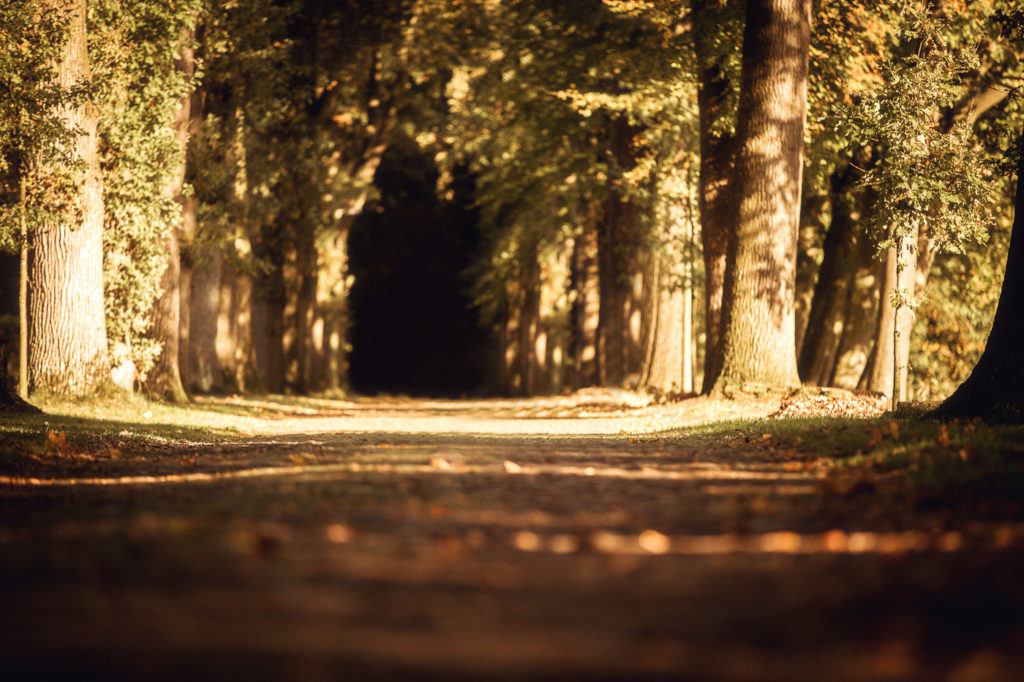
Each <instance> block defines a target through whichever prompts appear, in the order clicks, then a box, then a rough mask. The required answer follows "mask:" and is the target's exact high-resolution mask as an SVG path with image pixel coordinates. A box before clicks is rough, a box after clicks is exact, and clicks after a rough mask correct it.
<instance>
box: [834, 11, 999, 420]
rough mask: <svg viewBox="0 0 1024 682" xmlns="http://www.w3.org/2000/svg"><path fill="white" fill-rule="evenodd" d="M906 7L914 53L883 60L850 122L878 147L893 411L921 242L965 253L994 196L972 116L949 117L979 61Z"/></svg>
mask: <svg viewBox="0 0 1024 682" xmlns="http://www.w3.org/2000/svg"><path fill="white" fill-rule="evenodd" d="M907 14H908V16H907V19H906V23H907V25H906V28H905V29H904V35H905V37H906V38H908V39H909V41H908V42H909V44H908V45H906V46H905V48H904V49H905V50H906V51H907V54H904V55H900V56H898V57H897V58H896V59H894V60H892V61H891V62H886V63H884V64H883V65H882V83H881V85H880V86H879V87H878V88H876V89H874V90H872V91H869V92H867V93H865V94H864V96H863V98H862V100H861V101H860V102H859V103H858V105H857V106H855V107H853V108H852V109H851V110H850V114H851V115H850V117H849V119H848V120H849V122H850V123H851V124H852V125H851V128H850V130H851V136H853V137H855V138H857V139H859V140H863V142H864V143H868V144H873V145H876V147H877V149H878V158H877V159H876V161H875V163H874V164H873V165H872V166H871V168H870V169H868V170H867V172H866V173H864V177H863V179H862V183H863V184H864V186H865V187H867V188H870V190H871V197H872V199H873V201H872V211H871V214H870V223H871V227H872V229H873V232H874V237H875V239H876V240H877V241H878V243H879V245H880V249H882V250H884V251H886V252H887V258H888V262H887V266H886V278H885V283H884V284H883V295H884V297H885V298H888V299H889V301H890V306H886V305H884V304H883V305H882V310H883V313H886V312H888V313H889V314H882V315H880V316H879V326H878V329H879V334H878V337H877V338H876V342H875V343H876V345H875V352H874V363H873V364H874V367H873V379H872V387H884V388H885V389H886V390H885V392H886V393H887V394H888V395H890V396H891V397H892V402H893V407H894V408H895V406H896V404H897V402H898V401H899V400H904V399H905V396H906V393H907V377H908V363H909V353H910V331H911V329H912V322H913V310H914V308H915V307H916V304H917V301H916V299H917V298H918V296H916V295H915V294H916V292H915V289H916V288H917V280H918V279H919V277H918V276H917V270H918V264H919V255H922V256H923V254H922V252H921V248H920V244H923V243H925V244H928V252H930V253H932V252H934V251H935V250H942V249H949V250H953V251H958V252H962V251H963V249H964V246H965V245H966V244H967V243H969V242H972V241H978V240H980V239H981V238H983V237H984V236H985V234H986V228H987V220H988V215H987V213H988V211H987V209H988V205H987V203H988V199H989V196H990V184H989V183H988V182H987V180H986V176H987V175H989V171H988V169H987V163H986V160H985V158H984V156H983V155H982V153H981V152H980V150H979V149H978V148H977V146H976V145H975V144H974V142H973V136H972V132H971V129H970V126H969V125H968V123H967V121H961V122H959V123H958V124H956V125H952V126H946V125H944V124H943V121H942V116H941V113H942V111H943V109H944V108H948V107H952V105H953V104H955V103H956V102H957V100H958V99H960V97H961V96H962V86H961V82H960V81H961V76H962V75H963V74H964V73H967V72H968V71H969V70H970V69H971V67H972V66H974V65H976V58H975V57H974V55H973V54H972V53H971V52H970V51H968V50H965V49H962V48H959V47H955V46H952V45H951V43H952V40H951V37H950V36H949V35H948V31H945V30H944V28H945V27H944V26H943V23H942V21H941V20H940V19H939V18H937V17H934V16H932V15H931V14H929V12H928V11H927V10H925V9H921V8H911V9H908V10H907ZM921 265H922V269H924V270H927V267H928V265H930V261H929V260H925V259H923V257H922V259H921ZM890 357H891V358H893V360H892V363H891V364H890V363H888V362H887V360H888V358H890ZM886 374H888V375H890V377H889V380H888V381H886V380H885V379H886V376H885V375H886Z"/></svg>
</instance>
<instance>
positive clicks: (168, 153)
mask: <svg viewBox="0 0 1024 682" xmlns="http://www.w3.org/2000/svg"><path fill="white" fill-rule="evenodd" d="M200 4H201V1H200V0H187V1H185V2H179V3H174V4H172V5H161V4H154V3H151V2H144V1H141V0H96V1H95V2H93V3H91V9H90V14H89V22H90V23H89V41H90V48H89V49H90V58H91V60H92V67H93V88H92V90H93V100H94V102H95V103H96V106H97V109H98V111H99V126H98V130H99V153H100V164H101V168H102V170H103V175H104V193H103V203H104V213H105V215H104V226H103V232H104V246H105V257H104V285H105V297H106V302H107V306H106V309H107V333H108V339H109V344H110V350H111V362H112V364H113V366H114V367H115V371H114V374H115V378H116V381H118V383H120V384H121V385H123V386H124V387H125V388H127V389H129V390H131V389H132V388H133V386H134V385H135V383H136V382H137V383H139V384H141V385H142V386H143V388H144V389H145V390H146V392H147V394H148V395H149V396H150V397H152V398H155V399H166V400H170V401H173V402H184V401H186V400H187V399H188V397H187V395H186V394H185V392H184V389H183V388H182V385H181V380H180V377H179V374H178V353H177V348H178V320H177V318H178V301H177V299H178V295H179V286H178V273H179V268H180V259H179V257H178V232H179V230H180V222H181V219H182V207H181V198H182V197H181V194H182V192H183V189H184V188H183V173H184V162H185V158H184V153H185V147H184V144H185V136H186V130H185V126H186V125H187V123H188V108H187V103H188V101H189V98H188V94H189V91H190V90H191V88H192V77H191V74H190V73H188V70H189V69H190V65H189V63H188V57H189V55H190V52H191V47H192V44H191V43H192V39H191V31H192V27H193V25H194V23H195V18H196V14H197V12H198V11H199V7H200Z"/></svg>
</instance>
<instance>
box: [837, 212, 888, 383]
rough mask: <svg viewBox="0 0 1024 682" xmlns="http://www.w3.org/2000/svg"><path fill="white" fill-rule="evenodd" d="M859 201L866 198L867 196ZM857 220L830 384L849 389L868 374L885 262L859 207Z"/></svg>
mask: <svg viewBox="0 0 1024 682" xmlns="http://www.w3.org/2000/svg"><path fill="white" fill-rule="evenodd" d="M859 201H861V202H863V199H860V200H859ZM854 220H855V222H856V223H857V228H856V230H855V232H856V235H857V248H856V252H855V254H854V260H855V267H854V271H853V273H852V276H851V279H850V285H849V287H848V288H849V293H848V296H847V299H846V304H845V312H844V314H843V334H842V337H841V338H840V339H839V346H838V348H837V350H836V360H835V363H834V364H833V367H832V369H831V374H830V378H829V380H828V383H829V385H831V386H837V387H839V388H845V389H854V388H857V386H858V384H859V383H860V381H861V377H863V376H864V375H865V369H866V368H867V366H868V360H869V356H870V354H871V342H872V340H873V339H874V338H875V324H876V320H877V317H878V308H879V299H880V291H881V279H882V275H883V272H884V265H883V264H881V263H879V262H878V260H877V258H876V251H875V244H874V242H873V241H872V240H871V239H869V238H868V235H867V233H866V231H865V229H864V225H863V221H862V220H861V218H860V212H859V211H858V212H857V215H856V216H855V218H854Z"/></svg>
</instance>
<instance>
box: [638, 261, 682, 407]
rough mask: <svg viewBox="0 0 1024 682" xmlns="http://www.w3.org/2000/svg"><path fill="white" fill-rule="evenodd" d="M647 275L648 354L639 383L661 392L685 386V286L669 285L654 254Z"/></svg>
mask: <svg viewBox="0 0 1024 682" xmlns="http://www.w3.org/2000/svg"><path fill="white" fill-rule="evenodd" d="M650 260H651V262H650V265H649V267H648V272H647V275H646V277H645V279H646V280H647V283H646V287H645V288H647V289H648V291H649V293H648V296H649V297H650V299H651V300H650V313H649V314H648V318H649V329H648V333H647V357H646V359H645V361H644V368H643V372H642V374H641V377H642V378H641V381H640V385H641V386H643V387H644V388H648V389H653V390H654V391H656V392H658V393H676V392H679V391H681V390H683V363H684V361H685V359H686V358H685V354H684V352H683V346H684V343H683V328H684V322H683V313H684V310H683V308H684V301H683V290H682V288H680V287H669V286H667V285H666V282H665V280H666V278H665V277H664V276H663V272H662V263H661V260H660V259H659V258H658V257H657V255H656V254H652V257H651V259H650Z"/></svg>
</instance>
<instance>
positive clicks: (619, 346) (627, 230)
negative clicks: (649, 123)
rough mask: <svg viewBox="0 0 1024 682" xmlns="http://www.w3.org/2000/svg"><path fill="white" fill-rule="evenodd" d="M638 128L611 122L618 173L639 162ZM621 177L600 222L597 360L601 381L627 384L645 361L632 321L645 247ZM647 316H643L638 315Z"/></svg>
mask: <svg viewBox="0 0 1024 682" xmlns="http://www.w3.org/2000/svg"><path fill="white" fill-rule="evenodd" d="M635 134H636V128H635V127H634V126H632V125H630V123H629V120H628V119H627V118H626V117H625V116H623V115H619V116H616V117H615V118H614V119H613V120H612V121H611V123H610V133H609V138H610V139H609V146H610V148H611V153H612V156H613V158H614V159H615V163H616V167H617V170H618V172H620V173H621V172H625V171H628V170H629V169H631V168H633V166H634V165H635V164H636V158H635V149H634V148H633V136H634V135H635ZM622 182H623V181H622V180H621V178H613V179H612V181H611V182H610V183H609V188H608V196H607V198H606V200H605V202H604V212H603V215H602V217H601V220H600V221H599V223H598V224H599V229H600V231H599V234H598V240H597V252H598V277H599V289H600V312H599V316H598V317H599V319H598V356H599V366H600V375H601V383H602V384H604V385H606V386H622V385H624V384H625V383H626V380H627V377H629V376H630V375H631V374H634V373H638V372H639V371H640V369H641V367H640V366H641V364H642V362H643V345H642V339H641V338H640V329H638V328H637V326H638V325H636V324H635V323H633V319H634V318H633V312H634V310H635V309H636V307H637V305H642V303H641V302H640V300H639V299H640V298H641V296H640V295H637V294H639V293H640V292H635V291H634V290H635V289H639V288H640V287H636V285H635V279H636V276H637V275H640V276H642V273H640V272H638V267H639V265H640V263H639V260H640V259H639V255H640V247H641V241H642V240H641V235H640V229H641V226H640V214H639V211H640V207H639V205H638V204H637V202H636V200H635V199H633V200H631V198H630V197H628V196H627V195H626V193H625V190H624V188H623V185H622ZM637 315H638V317H640V318H642V312H639V311H637Z"/></svg>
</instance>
